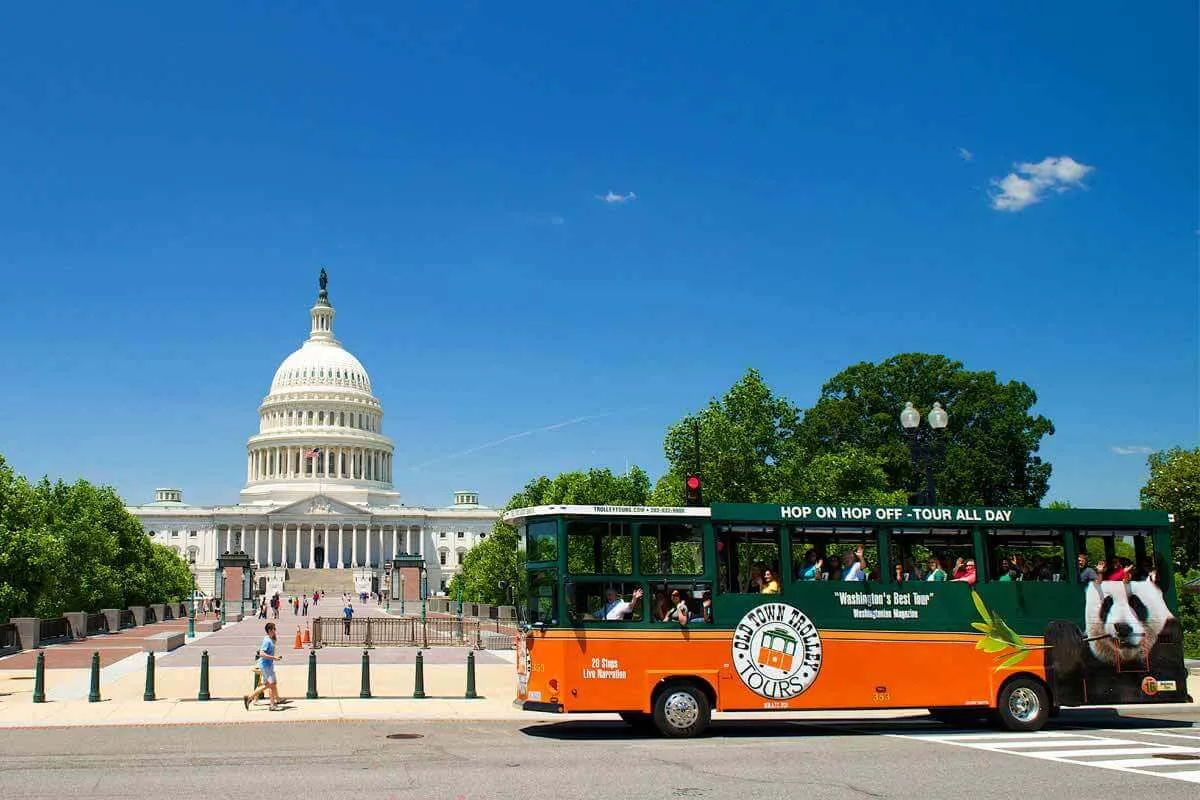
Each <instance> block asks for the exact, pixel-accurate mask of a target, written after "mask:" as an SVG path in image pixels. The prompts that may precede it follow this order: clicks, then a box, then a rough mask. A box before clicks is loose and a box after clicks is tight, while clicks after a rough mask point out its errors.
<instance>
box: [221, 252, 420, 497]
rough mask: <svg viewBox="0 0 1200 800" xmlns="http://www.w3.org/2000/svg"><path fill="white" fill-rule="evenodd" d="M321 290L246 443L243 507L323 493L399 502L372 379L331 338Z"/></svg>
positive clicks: (327, 306) (389, 444)
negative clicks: (305, 335)
mask: <svg viewBox="0 0 1200 800" xmlns="http://www.w3.org/2000/svg"><path fill="white" fill-rule="evenodd" d="M326 285H327V276H326V274H325V270H321V290H320V292H319V294H318V295H317V302H316V304H315V305H314V306H313V307H312V308H311V309H310V310H309V316H310V318H311V323H312V324H311V328H310V330H309V334H308V339H307V340H306V341H305V342H304V344H302V345H301V346H300V349H298V350H296V351H295V352H293V353H292V354H291V355H289V356H288V357H287V358H285V359H284V360H283V363H281V364H280V365H279V368H278V369H276V370H275V376H274V378H273V379H272V380H271V389H270V392H269V393H268V394H267V396H266V398H265V399H264V400H263V402H262V405H260V406H259V430H258V433H257V434H256V435H254V436H252V437H250V440H249V442H248V443H247V451H248V452H247V464H246V487H245V488H244V489H243V490H242V502H244V503H272V504H283V503H289V502H292V501H295V500H300V499H303V498H305V497H310V496H313V495H318V494H320V495H325V496H328V497H333V498H337V499H340V500H343V501H345V502H348V503H353V504H356V505H378V504H391V503H395V502H398V500H399V494H398V493H396V492H394V491H392V455H393V448H392V441H391V439H389V438H387V437H386V436H384V435H383V432H382V431H383V406H382V405H381V404H380V402H379V400H378V399H377V398H376V397H375V395H374V394H372V393H371V378H370V376H369V375H368V374H367V371H366V369H364V368H363V365H362V363H361V362H359V360H358V359H357V358H355V357H354V355H353V354H351V353H350V352H349V351H348V350H346V349H345V348H344V347H342V345H341V343H340V342H338V340H337V339H335V338H334V336H333V318H334V310H333V306H332V305H331V304H330V302H329V294H328V291H327V289H326Z"/></svg>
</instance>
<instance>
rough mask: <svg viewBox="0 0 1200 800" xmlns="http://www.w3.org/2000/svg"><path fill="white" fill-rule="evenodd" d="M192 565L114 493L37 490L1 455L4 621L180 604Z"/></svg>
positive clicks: (63, 486)
mask: <svg viewBox="0 0 1200 800" xmlns="http://www.w3.org/2000/svg"><path fill="white" fill-rule="evenodd" d="M191 589H192V576H191V572H190V571H189V570H188V566H187V564H186V563H184V561H183V560H182V559H180V558H179V557H178V556H177V555H176V554H175V553H174V551H172V550H170V549H169V548H166V547H163V546H162V545H158V544H153V543H151V541H150V539H149V537H147V536H146V534H145V533H144V532H143V531H142V526H141V524H140V523H139V522H138V521H137V519H136V518H135V517H133V516H132V515H131V514H129V513H128V512H127V511H126V510H125V504H124V503H123V502H122V501H121V498H120V497H118V496H117V494H116V492H114V491H113V490H112V489H111V488H109V487H106V486H105V487H100V486H95V485H93V484H91V483H88V482H87V481H84V480H79V481H76V482H75V483H70V484H68V483H64V482H62V481H58V482H56V483H51V482H50V481H48V480H46V479H43V480H41V481H40V482H38V483H36V484H33V483H30V482H29V481H27V480H26V479H25V478H23V477H21V476H19V475H17V474H16V473H14V472H13V470H12V469H11V468H10V467H9V466H8V464H7V463H6V462H5V460H4V458H3V457H2V456H0V620H3V619H8V618H10V617H14V616H23V615H31V616H36V617H43V618H46V617H56V616H58V615H60V614H62V612H64V611H97V610H99V609H101V608H125V607H127V606H130V605H145V604H147V603H158V602H166V601H168V600H172V599H177V598H178V599H181V598H183V597H184V596H186V595H187V593H188V592H190V591H191Z"/></svg>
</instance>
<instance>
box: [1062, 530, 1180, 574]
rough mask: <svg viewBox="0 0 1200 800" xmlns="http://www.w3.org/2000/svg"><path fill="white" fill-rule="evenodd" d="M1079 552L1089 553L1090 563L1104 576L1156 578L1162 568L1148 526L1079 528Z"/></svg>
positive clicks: (1077, 543)
mask: <svg viewBox="0 0 1200 800" xmlns="http://www.w3.org/2000/svg"><path fill="white" fill-rule="evenodd" d="M1075 552H1076V553H1086V554H1087V558H1088V566H1090V567H1091V568H1092V569H1094V570H1096V572H1098V573H1100V576H1101V578H1103V579H1104V580H1124V579H1125V575H1126V573H1128V575H1129V579H1130V580H1135V581H1140V580H1147V579H1148V578H1152V577H1153V576H1154V574H1155V573H1156V571H1157V570H1158V569H1159V568H1160V566H1161V565H1160V564H1159V563H1158V559H1156V558H1155V553H1154V540H1153V539H1152V538H1151V536H1150V531H1148V530H1123V531H1122V530H1109V531H1106V530H1084V531H1079V534H1078V536H1077V538H1076V545H1075Z"/></svg>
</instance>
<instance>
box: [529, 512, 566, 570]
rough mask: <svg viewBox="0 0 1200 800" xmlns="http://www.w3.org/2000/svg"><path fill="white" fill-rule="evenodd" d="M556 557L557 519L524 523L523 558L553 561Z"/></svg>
mask: <svg viewBox="0 0 1200 800" xmlns="http://www.w3.org/2000/svg"><path fill="white" fill-rule="evenodd" d="M557 559H558V521H557V520H553V519H546V520H540V521H538V522H530V523H529V524H528V525H526V526H525V560H526V561H555V560H557Z"/></svg>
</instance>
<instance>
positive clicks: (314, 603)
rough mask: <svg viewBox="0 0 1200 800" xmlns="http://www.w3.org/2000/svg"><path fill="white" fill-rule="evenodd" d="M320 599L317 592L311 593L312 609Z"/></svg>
mask: <svg viewBox="0 0 1200 800" xmlns="http://www.w3.org/2000/svg"><path fill="white" fill-rule="evenodd" d="M320 599H321V595H320V594H318V593H317V592H313V607H314V608H315V607H316V605H317V602H318V601H319V600H320Z"/></svg>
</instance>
